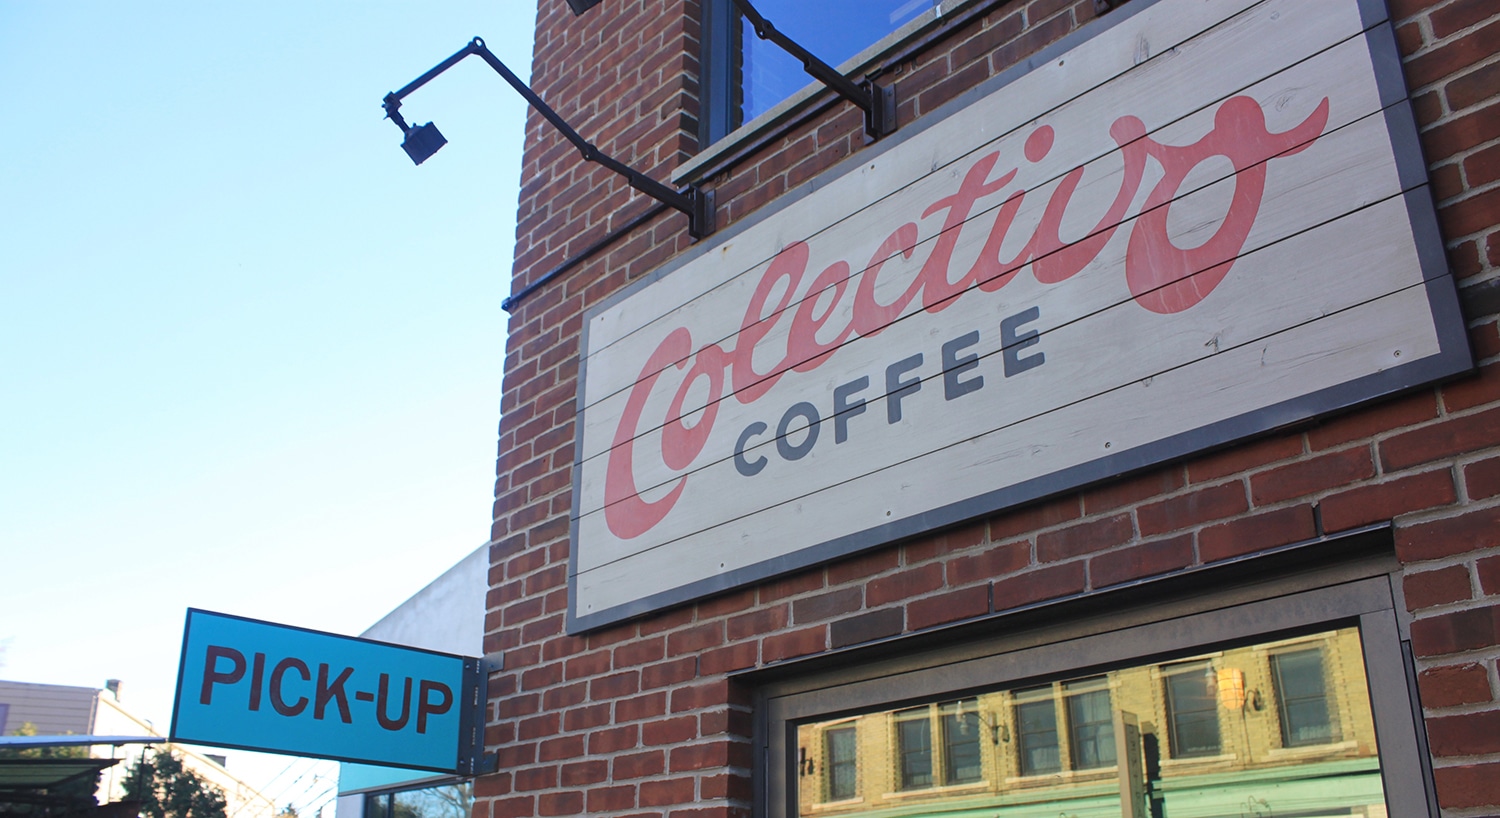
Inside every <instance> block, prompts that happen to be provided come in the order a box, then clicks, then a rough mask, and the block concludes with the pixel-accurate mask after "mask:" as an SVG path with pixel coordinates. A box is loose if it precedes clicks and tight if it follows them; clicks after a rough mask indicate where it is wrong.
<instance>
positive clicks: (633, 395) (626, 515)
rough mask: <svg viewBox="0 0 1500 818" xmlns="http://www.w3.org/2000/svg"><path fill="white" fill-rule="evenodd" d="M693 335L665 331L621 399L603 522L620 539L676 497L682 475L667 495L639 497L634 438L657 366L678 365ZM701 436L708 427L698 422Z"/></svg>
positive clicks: (654, 518)
mask: <svg viewBox="0 0 1500 818" xmlns="http://www.w3.org/2000/svg"><path fill="white" fill-rule="evenodd" d="M692 343H693V337H692V335H691V334H690V333H689V332H688V331H687V330H686V329H685V328H683V327H678V328H677V329H674V330H672V331H671V332H669V333H667V337H666V338H663V339H662V342H661V343H660V344H659V345H657V347H656V350H655V351H654V352H652V353H651V357H649V358H647V359H646V365H645V366H643V367H641V374H640V376H639V377H637V379H636V382H635V385H634V386H632V387H631V388H630V397H629V398H627V399H626V401H625V410H624V411H623V412H621V413H620V422H619V425H617V426H616V427H615V440H614V445H613V447H612V448H611V449H610V450H609V455H608V456H607V458H606V459H607V460H608V463H607V465H606V466H605V473H604V522H605V524H606V525H608V526H609V530H610V531H611V532H612V533H613V534H614V535H615V536H616V537H619V538H621V539H624V540H628V539H630V538H632V537H639V536H640V535H642V534H644V533H646V532H647V531H650V530H651V529H652V528H653V527H655V526H656V524H657V523H659V522H661V520H662V518H663V517H665V516H667V512H669V511H671V510H672V506H674V505H676V503H677V498H678V497H681V496H682V489H683V486H684V485H686V481H687V478H686V477H683V478H680V479H679V480H678V481H677V485H675V486H673V487H672V489H671V490H670V491H668V492H667V495H666V496H665V497H663V498H661V499H660V500H657V501H655V502H647V501H645V500H642V499H641V492H640V489H639V488H637V487H636V485H635V440H636V436H637V435H638V434H640V426H641V413H642V412H644V411H645V409H646V400H647V399H648V398H649V397H650V396H651V388H652V387H653V386H655V385H656V379H657V378H659V377H661V373H662V370H663V369H665V368H667V367H668V366H671V365H673V364H676V366H677V367H678V368H679V369H680V368H682V367H683V366H684V365H686V364H687V355H688V353H689V352H690V351H691V350H692ZM699 427H702V428H703V432H702V433H703V434H704V435H705V436H706V435H707V433H708V429H707V427H706V426H704V425H703V423H702V422H701V421H700V422H699ZM663 442H665V438H664V439H663Z"/></svg>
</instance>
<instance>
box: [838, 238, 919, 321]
mask: <svg viewBox="0 0 1500 818" xmlns="http://www.w3.org/2000/svg"><path fill="white" fill-rule="evenodd" d="M916 249H917V226H916V224H914V223H912V222H907V223H905V224H903V225H901V226H900V227H898V228H896V229H895V231H894V232H892V233H891V234H890V235H889V236H886V237H885V241H883V242H881V243H880V247H879V248H877V249H876V250H875V255H874V256H873V257H872V258H871V259H870V266H869V267H866V268H865V271H864V272H863V273H861V274H860V277H859V286H858V287H857V288H856V289H855V290H854V318H853V320H852V321H850V325H851V326H853V327H854V331H855V332H857V333H859V334H860V335H861V336H864V337H869V336H871V335H876V334H878V333H879V332H880V331H881V330H882V329H885V328H886V326H887V325H889V324H890V323H891V322H892V321H895V320H896V319H897V318H900V317H901V311H902V310H904V309H906V305H907V304H910V303H911V302H912V299H914V298H916V297H917V293H918V292H919V291H920V290H921V288H922V277H921V276H917V277H916V278H915V279H913V280H912V283H911V286H909V287H907V288H906V292H904V293H902V294H901V295H899V296H897V297H896V300H895V301H892V302H891V303H889V304H881V303H879V302H878V301H876V300H875V285H876V280H877V279H878V278H879V276H880V268H882V267H884V266H885V263H886V262H887V261H890V260H891V259H892V258H894V257H895V256H896V254H897V253H900V254H901V255H902V256H903V257H905V258H911V254H912V253H913V252H915V251H916Z"/></svg>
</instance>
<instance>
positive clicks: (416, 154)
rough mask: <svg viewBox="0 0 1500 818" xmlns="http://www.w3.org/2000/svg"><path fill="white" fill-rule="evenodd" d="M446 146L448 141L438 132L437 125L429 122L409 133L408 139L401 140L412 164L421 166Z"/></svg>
mask: <svg viewBox="0 0 1500 818" xmlns="http://www.w3.org/2000/svg"><path fill="white" fill-rule="evenodd" d="M446 144H448V140H447V139H445V138H444V137H443V135H442V134H441V133H439V132H438V129H437V126H436V125H433V124H432V123H431V122H429V123H427V124H426V125H418V126H417V127H415V128H412V129H411V130H409V131H407V132H406V138H404V139H402V140H401V149H402V150H404V151H406V155H407V156H410V157H411V161H412V164H416V165H420V164H422V163H423V162H425V161H427V158H428V157H430V156H432V155H433V154H434V153H437V152H438V148H441V147H442V146H444V145H446Z"/></svg>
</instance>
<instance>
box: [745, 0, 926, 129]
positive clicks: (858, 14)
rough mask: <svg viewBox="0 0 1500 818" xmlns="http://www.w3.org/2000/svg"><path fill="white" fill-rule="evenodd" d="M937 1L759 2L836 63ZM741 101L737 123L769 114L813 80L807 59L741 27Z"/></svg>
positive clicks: (775, 20) (775, 21)
mask: <svg viewBox="0 0 1500 818" xmlns="http://www.w3.org/2000/svg"><path fill="white" fill-rule="evenodd" d="M936 5H937V3H936V2H935V0H817V2H814V3H808V2H800V1H799V0H755V8H756V10H757V11H759V12H760V13H761V15H762V16H763V17H765V18H766V19H767V20H768V21H770V23H771V24H772V25H774V26H776V28H777V29H779V30H781V31H783V32H785V33H786V35H787V36H788V37H791V38H792V39H793V40H794V41H796V42H797V44H798V45H801V46H802V47H803V48H806V49H807V50H808V51H811V52H812V53H813V54H815V55H817V57H818V59H821V60H822V61H823V62H826V63H828V64H829V65H832V66H834V67H838V65H839V64H840V63H842V62H844V61H845V60H848V59H849V58H850V57H853V56H854V55H856V54H858V53H859V52H861V51H863V50H865V49H866V48H868V47H869V46H872V45H874V44H875V43H877V42H879V41H880V40H881V39H882V38H883V37H885V36H886V35H887V34H890V33H891V32H893V31H895V30H896V29H898V28H900V27H901V26H902V25H905V24H906V23H908V22H910V21H912V20H915V19H916V18H917V17H918V16H919V15H921V14H922V13H923V12H925V11H928V10H930V9H932V8H933V7H934V6H936ZM739 45H740V65H739V74H740V77H741V80H742V82H741V96H742V98H741V100H740V110H739V112H738V116H737V117H736V118H735V123H734V124H735V125H738V124H740V123H743V122H748V121H750V120H751V119H754V118H755V117H757V116H760V115H761V114H763V113H765V112H766V111H768V110H770V109H771V108H772V107H773V106H775V105H776V104H777V103H778V102H781V101H782V100H784V99H786V98H787V97H789V96H791V95H792V94H794V93H796V92H797V91H799V90H801V89H802V88H803V87H804V86H806V85H809V84H811V83H812V82H813V79H812V77H810V76H808V75H807V72H805V71H804V70H803V69H802V63H801V62H800V61H799V60H797V59H796V58H795V57H793V56H792V55H790V54H788V53H786V52H785V51H783V50H782V49H781V48H780V47H778V46H776V45H774V44H772V43H771V42H769V41H767V40H762V39H760V38H759V37H756V36H755V29H754V28H752V27H751V26H750V25H749V24H748V23H744V22H743V21H742V22H741V25H740V43H739Z"/></svg>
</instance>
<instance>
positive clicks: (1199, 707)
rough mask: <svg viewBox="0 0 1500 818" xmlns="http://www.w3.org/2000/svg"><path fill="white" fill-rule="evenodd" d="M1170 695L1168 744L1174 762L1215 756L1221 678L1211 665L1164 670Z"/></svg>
mask: <svg viewBox="0 0 1500 818" xmlns="http://www.w3.org/2000/svg"><path fill="white" fill-rule="evenodd" d="M1162 674H1163V677H1164V681H1165V683H1166V694H1167V729H1168V733H1167V741H1168V744H1169V746H1170V747H1171V748H1172V757H1173V758H1192V757H1194V756H1212V755H1218V754H1219V753H1220V752H1222V751H1221V750H1220V749H1219V748H1220V744H1219V700H1218V686H1217V676H1216V675H1215V673H1214V669H1213V666H1212V665H1210V664H1209V663H1207V662H1190V663H1187V664H1183V665H1177V666H1175V667H1170V668H1163V671H1162Z"/></svg>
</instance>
